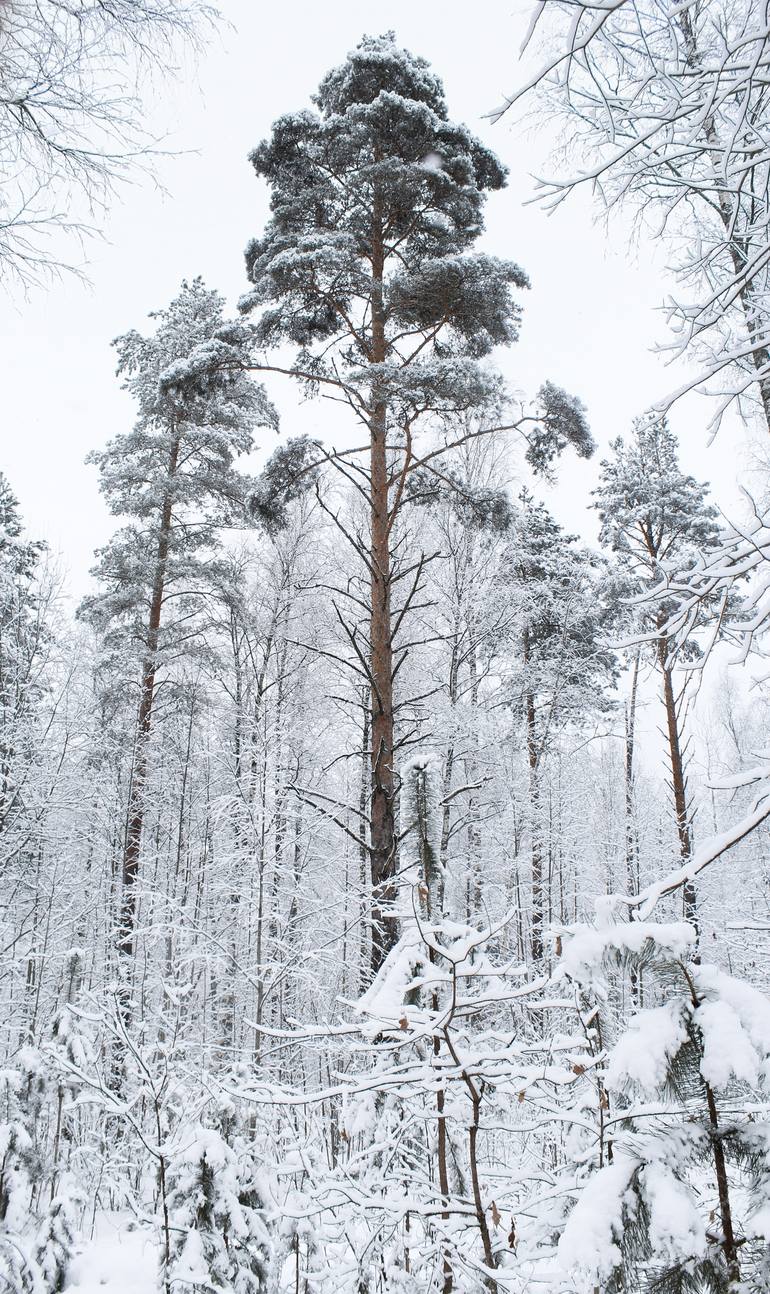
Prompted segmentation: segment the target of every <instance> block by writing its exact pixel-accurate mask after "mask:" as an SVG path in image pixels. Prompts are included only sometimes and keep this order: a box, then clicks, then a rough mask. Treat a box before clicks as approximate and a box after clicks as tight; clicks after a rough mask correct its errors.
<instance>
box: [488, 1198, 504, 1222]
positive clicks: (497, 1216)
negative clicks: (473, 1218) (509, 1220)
mask: <svg viewBox="0 0 770 1294" xmlns="http://www.w3.org/2000/svg"><path fill="white" fill-rule="evenodd" d="M489 1211H490V1213H491V1214H492V1223H493V1225H494V1226H496V1227H499V1226H500V1223H501V1222H502V1220H503V1215H502V1213H501V1212H500V1210H499V1209H498V1207H497V1205H496V1204H495V1202H494V1200H493V1201H492V1205H491V1208H490V1210H489Z"/></svg>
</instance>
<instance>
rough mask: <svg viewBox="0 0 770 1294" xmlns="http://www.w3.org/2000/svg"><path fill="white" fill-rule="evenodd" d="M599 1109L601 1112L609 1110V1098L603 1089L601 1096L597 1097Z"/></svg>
mask: <svg viewBox="0 0 770 1294" xmlns="http://www.w3.org/2000/svg"><path fill="white" fill-rule="evenodd" d="M599 1108H600V1109H601V1110H609V1108H610V1098H609V1097H608V1095H607V1093H606V1092H605V1091H604V1088H602V1093H601V1096H600V1097H599Z"/></svg>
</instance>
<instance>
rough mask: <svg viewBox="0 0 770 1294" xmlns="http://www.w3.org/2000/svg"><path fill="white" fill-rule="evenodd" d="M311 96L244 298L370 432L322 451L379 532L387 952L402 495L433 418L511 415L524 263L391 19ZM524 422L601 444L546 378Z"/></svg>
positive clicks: (470, 140) (477, 163) (294, 124)
mask: <svg viewBox="0 0 770 1294" xmlns="http://www.w3.org/2000/svg"><path fill="white" fill-rule="evenodd" d="M314 105H315V108H314V110H305V111H301V112H296V113H290V114H288V115H287V116H285V117H282V118H281V119H280V120H279V121H277V122H276V124H275V126H274V128H273V133H272V136H271V138H270V139H269V140H267V141H265V142H264V143H262V144H260V145H259V147H258V148H257V149H255V151H254V153H253V154H252V162H253V164H254V168H255V170H256V172H257V174H258V175H259V176H261V177H263V178H264V179H265V180H266V181H267V182H268V184H269V186H270V189H271V209H272V215H271V218H270V221H269V223H268V225H267V228H266V230H265V233H264V235H263V236H262V237H261V238H258V239H255V240H254V241H253V242H252V243H251V245H250V246H249V248H248V250H247V254H246V262H247V269H248V273H249V277H250V279H251V282H252V284H253V287H252V290H251V291H250V292H249V293H248V294H247V295H246V297H245V298H244V300H243V303H242V304H243V309H244V310H245V311H247V312H252V311H255V312H258V319H257V322H256V324H255V342H256V345H257V347H258V348H260V349H262V350H263V351H264V352H268V354H267V357H266V358H265V359H260V360H259V361H255V365H254V366H255V367H258V368H260V369H271V368H272V369H273V370H275V371H279V372H284V373H288V374H290V375H291V376H293V377H294V378H295V379H296V380H298V381H299V382H300V383H302V385H303V386H304V387H305V389H306V390H307V391H308V392H310V393H316V392H318V391H322V392H323V393H324V394H326V395H327V396H330V397H331V398H333V399H336V400H339V401H340V402H341V403H343V404H344V405H346V406H347V407H348V409H349V411H350V412H351V413H352V414H353V416H354V418H355V419H356V420H357V422H358V423H359V425H360V426H361V427H362V428H363V432H364V436H363V439H364V441H365V444H364V445H363V446H359V447H357V448H356V450H353V451H347V450H343V451H340V452H339V453H337V452H336V451H331V452H330V453H329V454H327V455H326V456H325V457H327V458H329V459H331V460H332V461H334V462H335V464H336V465H337V466H338V467H339V468H340V470H341V471H342V472H343V473H344V474H345V475H346V476H347V477H348V479H352V480H353V482H354V483H355V485H356V487H357V489H358V490H359V491H360V492H361V493H362V494H363V496H364V498H365V500H366V508H367V512H368V534H367V535H365V536H363V537H362V538H361V539H360V541H359V542H358V543H357V544H356V547H357V550H358V553H359V558H360V560H361V562H362V564H363V567H364V569H365V571H366V579H367V581H368V591H367V593H366V594H365V596H366V598H367V599H368V616H367V621H368V623H367V625H366V627H365V628H364V629H363V631H361V632H359V631H358V630H350V632H349V636H350V637H351V639H355V647H356V649H357V657H358V661H359V664H360V666H361V668H362V673H363V680H362V681H363V684H364V686H365V687H366V688H367V689H368V690H369V692H370V696H371V715H370V719H369V722H368V726H369V737H370V748H371V799H370V807H369V837H370V839H369V849H370V857H371V878H372V886H373V893H374V911H373V926H374V932H373V933H374V940H373V955H374V964H375V967H376V966H377V965H379V964H380V963H381V961H382V959H383V957H384V955H385V952H386V951H387V948H388V946H389V945H390V944H391V943H392V942H393V940H394V939H395V937H396V930H395V923H394V921H393V919H392V917H391V919H390V920H387V919H385V917H386V912H387V909H388V907H389V905H390V904H391V903H392V900H393V897H394V892H395V891H394V876H395V871H396V848H397V839H396V826H395V823H396V816H395V815H396V796H397V787H398V778H397V773H396V767H395V762H396V754H397V749H398V744H399V742H398V734H397V732H396V706H397V704H398V703H397V701H396V700H395V697H394V677H395V674H396V671H397V670H398V669H399V667H400V663H402V660H403V653H401V654H400V653H399V650H398V643H397V629H398V627H399V626H400V625H401V623H402V622H403V618H404V614H405V611H406V610H407V609H408V607H409V605H410V600H413V597H414V594H405V595H402V591H401V590H402V586H401V585H399V584H398V583H397V579H398V576H399V574H400V573H399V572H397V571H396V570H395V569H394V561H393V553H394V544H395V540H396V535H397V533H398V516H399V510H400V507H401V504H402V503H403V501H404V499H405V496H406V495H407V493H408V489H407V483H408V480H409V476H410V473H412V472H414V471H420V472H421V473H423V474H425V473H435V472H436V471H437V458H438V456H439V455H441V454H442V453H444V452H445V451H446V448H447V447H448V446H447V443H446V440H445V442H444V444H443V445H442V446H439V447H438V448H436V447H435V444H434V448H433V449H428V448H426V447H424V446H423V447H418V446H417V444H416V436H417V433H418V432H419V431H420V430H421V428H422V427H423V425H427V426H428V427H431V426H432V427H433V428H434V429H435V427H436V424H437V421H440V420H441V419H446V418H448V417H449V418H451V417H456V416H457V415H458V414H462V413H466V412H468V411H476V412H477V413H479V414H482V413H484V412H485V411H486V413H487V414H488V418H487V424H486V427H485V428H483V429H482V430H480V431H478V432H476V433H473V434H485V432H486V431H487V430H489V429H490V428H491V426H492V425H494V424H495V423H498V424H499V423H500V422H503V423H506V424H510V423H511V422H512V421H513V420H512V418H511V416H509V415H507V414H505V413H504V412H503V411H502V407H501V406H502V399H503V391H502V386H501V383H500V379H499V377H498V375H497V374H496V373H495V372H494V371H493V370H492V369H490V368H489V367H488V366H487V365H485V364H484V363H483V360H484V359H485V357H486V356H487V355H489V353H490V352H491V351H492V350H493V348H494V347H495V346H505V345H509V344H510V343H511V342H513V341H514V340H515V339H516V336H517V332H518V324H519V314H520V311H519V307H518V305H517V304H515V302H514V298H513V290H514V289H521V288H524V287H526V286H527V278H526V275H525V274H524V272H523V271H522V270H521V269H520V268H519V266H518V265H516V264H514V263H513V262H512V261H503V260H500V259H498V258H496V257H494V256H490V255H488V254H485V253H480V252H473V251H472V250H471V249H472V248H473V245H474V244H475V243H476V241H477V239H478V238H479V235H480V234H481V232H482V230H483V207H484V201H485V197H486V194H487V193H488V192H490V191H494V190H499V189H500V188H502V186H503V185H504V183H505V175H506V173H505V168H504V167H503V166H502V165H501V164H500V162H499V161H498V160H497V158H496V157H494V155H493V154H492V153H491V152H490V151H489V150H488V149H487V148H485V147H484V146H483V145H482V144H481V143H480V142H479V141H478V140H477V139H475V138H474V137H473V135H472V134H471V133H470V131H468V130H467V128H466V127H465V126H462V125H457V124H455V123H453V122H452V121H451V120H450V119H449V116H448V112H447V106H446V102H445V98H444V91H443V87H442V85H441V82H440V80H439V78H438V77H437V76H436V75H435V73H433V72H432V71H431V69H430V67H429V65H428V64H427V62H426V61H425V60H424V59H422V58H419V57H417V56H416V55H414V54H411V53H410V52H408V51H407V50H404V49H402V48H400V47H399V46H398V45H397V43H396V40H395V37H394V35H393V33H392V32H391V33H387V34H386V35H384V36H379V37H366V38H364V40H362V42H361V43H360V44H359V45H358V46H357V48H356V49H355V50H353V51H352V53H351V54H350V55H349V56H348V58H347V59H346V61H345V62H344V63H343V64H342V65H341V66H339V67H337V68H334V69H333V70H332V71H330V72H329V73H328V74H327V75H326V76H325V77H324V79H323V80H322V82H321V84H320V86H319V89H318V91H317V93H316V95H315V96H314ZM284 342H289V343H291V344H293V345H295V346H296V347H297V354H296V358H295V360H294V362H293V364H290V365H288V366H286V365H282V363H281V361H280V360H279V359H277V358H276V359H274V360H271V359H270V357H269V352H270V349H271V348H273V347H277V346H279V345H280V344H281V343H284ZM520 422H521V423H522V424H526V425H527V427H528V429H529V430H530V432H531V438H530V454H531V457H532V461H533V462H534V463H536V465H537V466H538V467H540V468H541V469H546V468H547V467H548V466H549V464H550V461H551V459H552V458H553V456H554V454H556V453H557V452H559V451H560V450H561V449H562V448H563V447H564V446H565V445H566V444H567V443H572V444H574V445H575V446H576V447H577V449H578V452H580V453H588V452H590V447H591V445H590V437H589V435H588V431H587V427H586V424H585V420H584V418H583V415H582V409H581V406H580V405H579V403H578V402H576V401H575V400H573V399H571V398H570V397H568V396H566V395H565V394H564V392H561V391H559V390H558V389H557V388H555V387H553V386H551V385H550V384H547V385H546V386H545V387H544V388H543V389H542V391H541V393H540V403H539V406H538V410H537V412H536V413H535V414H533V415H532V416H531V417H530V416H527V417H523V418H522V419H521V420H520ZM466 436H467V432H463V433H461V435H460V439H461V440H462V439H464V438H466ZM450 439H451V437H450ZM454 443H456V442H454ZM359 454H360V455H363V456H365V458H366V459H368V462H366V463H365V464H362V462H359V457H358V455H359ZM307 466H308V467H310V466H312V464H311V462H310V461H309V462H308V464H307ZM301 470H304V469H301ZM439 476H440V473H439ZM349 537H350V536H349V535H348V538H349ZM397 598H401V602H400V604H397ZM404 602H405V603H406V605H404ZM360 637H363V638H364V639H365V641H364V642H362V643H361V646H360V647H359V645H358V644H359V638H360Z"/></svg>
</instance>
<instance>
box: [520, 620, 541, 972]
mask: <svg viewBox="0 0 770 1294" xmlns="http://www.w3.org/2000/svg"><path fill="white" fill-rule="evenodd" d="M529 659H530V644H529V629H526V628H525V630H524V635H523V661H524V669H525V671H526V668H527V666H528V664H529ZM524 709H525V720H526V725H527V764H528V765H529V832H530V842H531V845H530V849H531V855H532V925H531V928H530V952H531V954H532V960H533V962H541V961H542V960H543V846H542V841H541V839H540V778H539V767H538V766H539V763H540V761H539V758H538V748H537V722H536V716H535V696H534V693H533V692H532V690H531V689H530V688H529V687H527V692H526V696H525V699H524Z"/></svg>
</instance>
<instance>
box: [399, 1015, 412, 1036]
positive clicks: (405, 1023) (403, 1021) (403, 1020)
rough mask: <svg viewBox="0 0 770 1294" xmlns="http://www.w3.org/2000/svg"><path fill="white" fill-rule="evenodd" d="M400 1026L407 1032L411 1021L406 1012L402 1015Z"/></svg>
mask: <svg viewBox="0 0 770 1294" xmlns="http://www.w3.org/2000/svg"><path fill="white" fill-rule="evenodd" d="M398 1027H399V1029H403V1030H404V1032H406V1030H407V1029H408V1028H409V1021H408V1020H407V1018H406V1013H404V1015H402V1016H401V1019H400V1020H399V1022H398Z"/></svg>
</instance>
